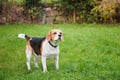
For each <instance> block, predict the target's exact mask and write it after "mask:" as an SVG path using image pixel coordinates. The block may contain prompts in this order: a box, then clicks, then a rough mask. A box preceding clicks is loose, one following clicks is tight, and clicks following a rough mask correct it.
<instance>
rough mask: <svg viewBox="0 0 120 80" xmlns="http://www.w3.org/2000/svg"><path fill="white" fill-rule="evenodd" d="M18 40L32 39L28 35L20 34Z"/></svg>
mask: <svg viewBox="0 0 120 80" xmlns="http://www.w3.org/2000/svg"><path fill="white" fill-rule="evenodd" d="M18 38H22V39H26V40H30V39H31V37H29V36H27V35H26V34H18Z"/></svg>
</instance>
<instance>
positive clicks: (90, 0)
mask: <svg viewBox="0 0 120 80" xmlns="http://www.w3.org/2000/svg"><path fill="white" fill-rule="evenodd" d="M18 2H20V1H18ZM44 4H53V5H54V9H56V11H58V13H59V12H60V11H61V12H63V13H62V14H61V16H63V17H64V21H65V22H66V23H84V22H87V23H94V22H96V23H120V18H119V17H120V2H119V0H114V1H111V0H45V1H43V0H23V1H22V2H21V3H19V4H18V3H16V2H15V0H0V8H1V9H0V24H2V23H16V22H25V23H34V22H37V23H39V22H40V18H41V15H42V10H43V5H44ZM13 7H14V8H15V9H13ZM18 11H19V13H20V14H19V16H16V15H17V14H18V13H17V12H18ZM8 12H10V13H8ZM20 17H21V19H19V18H20Z"/></svg>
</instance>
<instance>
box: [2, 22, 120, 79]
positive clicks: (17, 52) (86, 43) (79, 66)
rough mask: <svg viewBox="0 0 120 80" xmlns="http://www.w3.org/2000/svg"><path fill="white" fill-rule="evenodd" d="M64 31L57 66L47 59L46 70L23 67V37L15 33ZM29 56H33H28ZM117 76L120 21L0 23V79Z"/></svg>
mask: <svg viewBox="0 0 120 80" xmlns="http://www.w3.org/2000/svg"><path fill="white" fill-rule="evenodd" d="M53 28H58V29H61V30H62V31H63V33H64V38H65V40H64V42H61V43H60V50H61V52H60V63H59V64H60V70H59V71H56V70H55V67H54V61H53V60H48V61H47V65H48V72H47V73H43V72H42V67H41V61H39V65H40V68H35V67H34V63H33V60H32V61H31V62H32V63H31V66H32V70H31V71H27V68H26V64H25V63H26V57H25V51H24V49H25V42H26V41H25V40H23V39H18V38H17V35H18V34H19V33H25V34H27V35H30V36H37V37H43V36H45V35H46V34H47V33H48V31H49V30H50V29H53ZM32 59H33V58H32ZM38 79H39V80H120V24H106V25H105V24H59V25H32V24H14V25H1V26H0V80H38Z"/></svg>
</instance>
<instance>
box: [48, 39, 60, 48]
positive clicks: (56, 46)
mask: <svg viewBox="0 0 120 80" xmlns="http://www.w3.org/2000/svg"><path fill="white" fill-rule="evenodd" d="M48 43H49V44H50V45H51V46H52V47H54V48H56V47H57V46H58V45H53V44H52V43H51V42H50V41H48Z"/></svg>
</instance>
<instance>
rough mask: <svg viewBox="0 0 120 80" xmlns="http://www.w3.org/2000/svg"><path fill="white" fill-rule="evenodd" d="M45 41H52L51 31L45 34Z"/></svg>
mask: <svg viewBox="0 0 120 80" xmlns="http://www.w3.org/2000/svg"><path fill="white" fill-rule="evenodd" d="M46 39H47V40H48V41H50V40H51V39H52V32H51V31H49V33H48V34H47V36H46Z"/></svg>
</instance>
